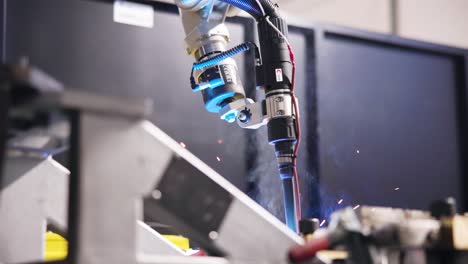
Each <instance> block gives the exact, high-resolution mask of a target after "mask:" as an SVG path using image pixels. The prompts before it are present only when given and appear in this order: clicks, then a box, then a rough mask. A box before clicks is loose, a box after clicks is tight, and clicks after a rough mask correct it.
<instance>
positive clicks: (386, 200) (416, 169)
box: [317, 30, 466, 213]
mask: <svg viewBox="0 0 468 264" xmlns="http://www.w3.org/2000/svg"><path fill="white" fill-rule="evenodd" d="M322 33H323V34H322V35H320V40H319V42H318V44H317V45H318V48H317V54H318V59H317V60H318V69H319V70H318V81H317V89H318V90H317V94H318V109H319V111H318V113H319V114H318V124H319V125H318V134H319V138H320V140H319V153H320V175H321V177H320V181H321V188H322V192H323V193H322V199H323V200H322V206H323V208H324V209H325V213H327V210H329V211H330V210H331V209H333V208H336V207H341V206H344V205H352V206H356V205H359V204H371V205H381V206H393V207H402V208H417V209H427V207H428V205H429V203H430V201H432V200H435V199H441V198H445V197H448V196H452V197H454V198H456V199H457V200H458V201H459V202H463V199H464V197H463V192H462V190H463V188H464V185H463V184H464V182H463V178H464V177H466V174H463V168H462V165H463V161H464V159H465V157H464V156H463V155H461V154H463V151H462V150H463V143H464V142H463V137H465V136H466V135H465V133H466V131H465V133H463V130H462V128H463V127H464V126H465V122H466V119H465V115H464V110H463V109H464V108H463V107H464V106H465V104H466V101H464V100H465V99H464V98H460V97H461V96H463V94H464V91H465V88H466V87H464V78H465V76H464V64H463V59H464V58H463V56H460V55H457V53H459V51H456V50H452V51H450V50H449V49H447V50H444V49H443V48H442V47H438V46H435V45H433V46H431V45H426V46H427V47H425V46H424V45H425V44H422V43H417V42H410V41H407V42H406V43H405V41H403V40H401V39H396V40H393V41H392V39H388V41H385V40H383V37H382V39H380V40H377V39H373V38H372V37H371V38H365V37H360V35H359V34H357V36H353V35H348V34H339V33H334V32H333V30H332V31H330V32H327V31H324V32H322ZM361 35H362V34H361ZM369 35H370V34H369ZM418 45H419V46H420V47H418ZM341 199H343V201H341V203H340V205H338V202H339V201H340V200H341Z"/></svg>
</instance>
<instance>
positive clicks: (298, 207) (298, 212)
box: [288, 44, 302, 226]
mask: <svg viewBox="0 0 468 264" xmlns="http://www.w3.org/2000/svg"><path fill="white" fill-rule="evenodd" d="M288 50H289V57H290V59H291V63H292V80H291V96H292V104H293V107H294V112H295V115H296V133H297V135H296V138H297V141H296V146H295V148H294V154H293V156H294V157H293V165H294V168H293V178H294V189H295V192H296V195H297V197H296V218H297V221H299V220H300V219H301V217H302V212H301V211H302V209H301V192H300V187H299V177H298V175H297V169H296V163H297V162H296V158H297V154H298V151H299V144H300V142H301V125H300V122H299V120H300V119H299V107H298V104H297V101H296V96H295V94H294V88H295V84H296V60H295V57H294V52H293V50H292V47H291V45H289V44H288ZM298 226H299V225H298Z"/></svg>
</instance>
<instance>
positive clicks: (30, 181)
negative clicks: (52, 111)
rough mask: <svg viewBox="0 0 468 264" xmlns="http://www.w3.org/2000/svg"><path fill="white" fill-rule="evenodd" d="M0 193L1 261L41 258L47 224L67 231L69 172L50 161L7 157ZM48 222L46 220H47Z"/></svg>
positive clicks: (35, 157) (21, 154)
mask: <svg viewBox="0 0 468 264" xmlns="http://www.w3.org/2000/svg"><path fill="white" fill-rule="evenodd" d="M5 164H6V166H5V171H4V174H3V178H2V179H3V182H4V186H3V188H2V190H1V191H0V215H2V217H1V218H0V241H1V242H0V243H1V244H2V245H8V246H3V247H0V261H5V262H9V263H10V262H11V263H18V262H26V261H36V260H39V259H43V258H44V248H45V239H44V235H45V232H46V224H47V222H49V223H51V224H52V225H53V226H54V227H56V228H57V229H60V230H65V229H66V221H67V220H66V219H67V210H66V205H67V201H68V199H67V193H66V191H65V190H66V187H67V182H68V174H69V172H68V170H67V169H65V168H64V167H63V166H61V165H60V164H58V163H57V162H55V161H54V160H53V159H52V158H44V157H41V156H31V155H29V156H28V155H26V154H23V153H16V154H14V153H13V154H10V155H8V158H7V159H6V162H5ZM48 220H49V221H48Z"/></svg>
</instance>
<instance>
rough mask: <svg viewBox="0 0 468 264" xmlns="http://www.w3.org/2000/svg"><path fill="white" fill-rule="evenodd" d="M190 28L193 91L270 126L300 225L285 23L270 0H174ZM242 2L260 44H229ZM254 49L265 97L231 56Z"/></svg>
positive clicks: (212, 106) (288, 204)
mask: <svg viewBox="0 0 468 264" xmlns="http://www.w3.org/2000/svg"><path fill="white" fill-rule="evenodd" d="M175 2H176V4H177V5H178V7H179V9H180V13H181V18H182V23H183V26H184V30H185V33H186V39H185V42H186V45H187V52H188V53H189V54H190V55H192V56H193V57H194V58H195V60H196V62H195V63H194V65H193V68H192V73H191V78H190V81H191V86H192V90H193V91H194V92H198V91H200V92H201V93H202V95H203V100H204V103H205V107H206V109H207V110H208V111H209V112H214V113H218V114H219V115H220V117H221V119H223V120H225V121H227V122H229V123H233V122H237V124H238V125H239V126H240V127H242V128H247V129H257V128H259V127H261V126H263V125H266V126H267V128H268V141H269V143H270V144H271V145H273V146H274V147H275V153H276V158H277V161H278V168H279V173H280V176H281V178H282V181H283V194H284V204H285V213H286V223H287V225H288V226H289V227H290V228H291V229H293V230H294V231H297V221H298V219H300V197H299V188H298V182H297V176H296V174H297V173H296V155H297V149H298V141H299V138H300V128H299V112H298V106H297V102H296V98H295V96H294V75H295V65H294V54H293V52H292V49H291V46H290V45H289V42H288V40H287V34H288V33H287V24H286V22H285V21H284V20H283V19H282V18H281V16H280V15H279V13H278V10H277V6H276V5H274V4H272V3H271V1H270V0H175ZM233 8H238V9H241V10H244V11H246V12H247V13H249V14H250V15H252V16H253V17H254V18H255V20H256V21H257V27H258V34H259V36H258V37H259V44H260V49H258V47H257V46H256V45H255V44H254V43H245V44H241V45H239V46H236V47H234V48H232V49H230V50H228V49H227V45H228V43H229V32H228V30H227V28H226V26H225V24H224V20H225V18H226V16H228V15H232V13H233V10H232V9H233ZM249 49H253V50H255V54H256V56H255V57H256V58H255V59H256V65H257V66H256V80H257V88H260V89H263V90H264V91H265V99H264V100H262V101H261V102H254V100H252V99H250V98H246V96H245V91H244V88H243V86H242V83H241V80H240V78H239V74H238V68H237V65H236V62H235V61H234V60H233V59H232V56H234V55H236V54H238V53H240V52H243V51H246V50H249Z"/></svg>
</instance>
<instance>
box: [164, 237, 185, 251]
mask: <svg viewBox="0 0 468 264" xmlns="http://www.w3.org/2000/svg"><path fill="white" fill-rule="evenodd" d="M163 237H165V238H166V239H167V240H169V241H171V242H172V244H174V245H176V246H177V247H178V248H180V249H182V250H189V249H190V243H189V240H188V239H187V238H185V237H183V236H174V235H163Z"/></svg>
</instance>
